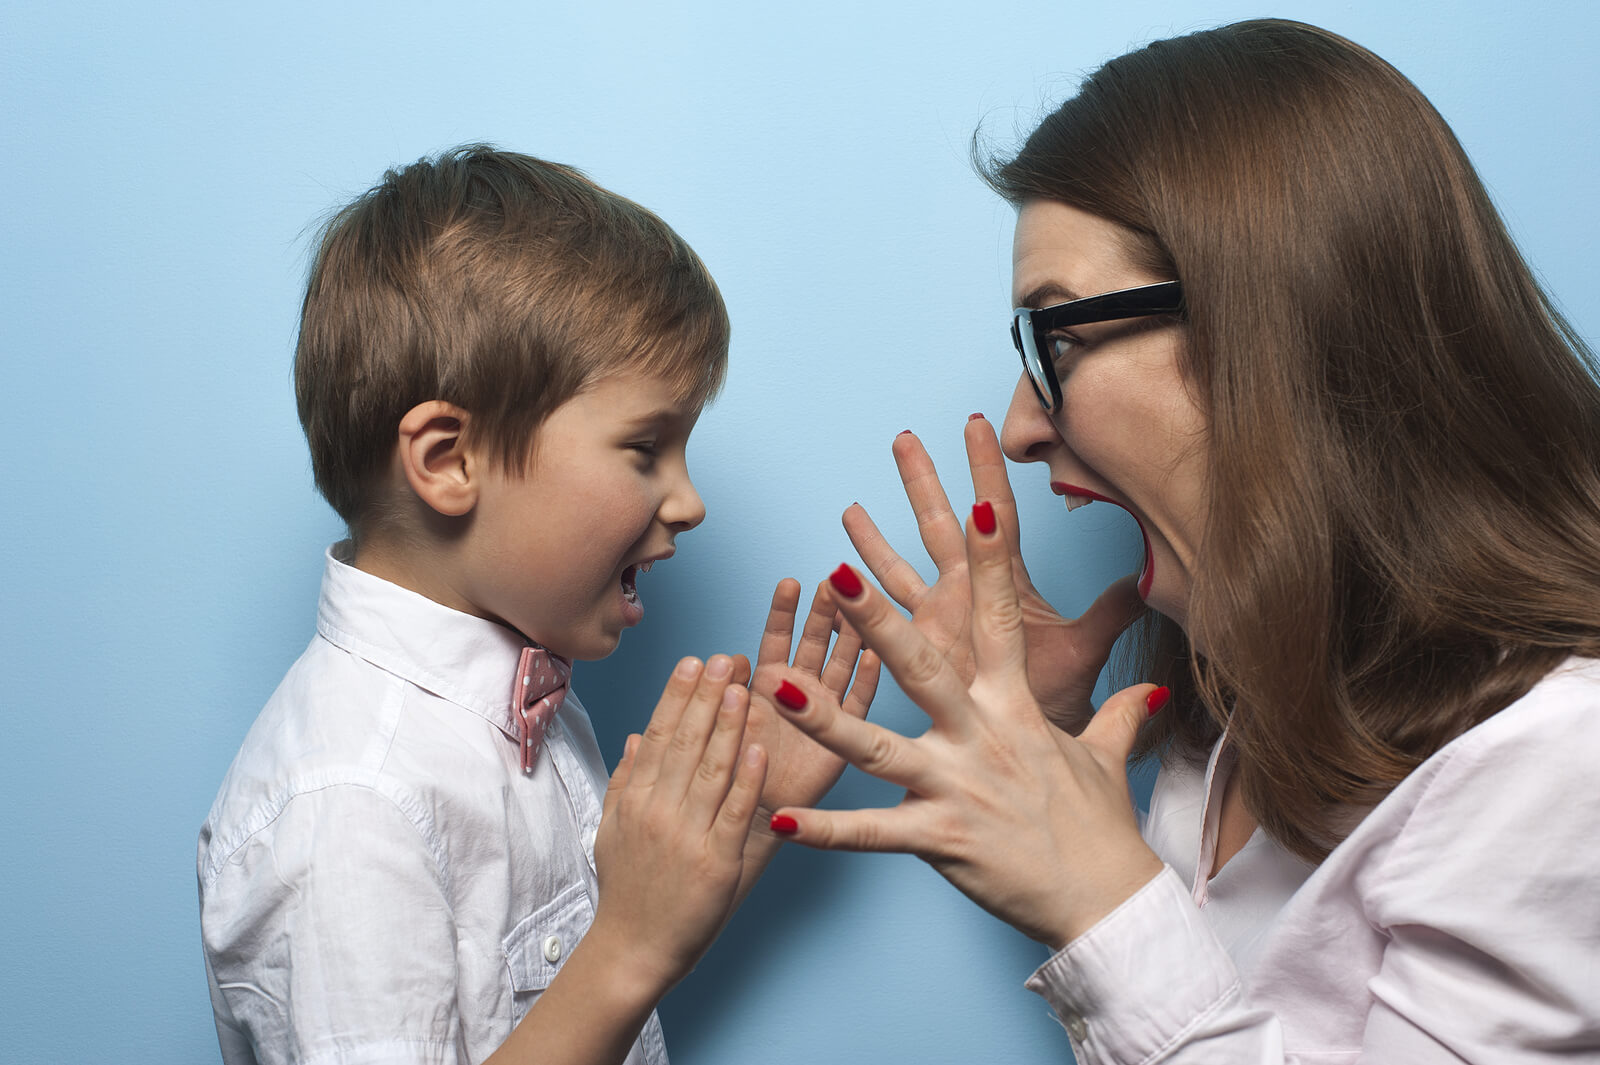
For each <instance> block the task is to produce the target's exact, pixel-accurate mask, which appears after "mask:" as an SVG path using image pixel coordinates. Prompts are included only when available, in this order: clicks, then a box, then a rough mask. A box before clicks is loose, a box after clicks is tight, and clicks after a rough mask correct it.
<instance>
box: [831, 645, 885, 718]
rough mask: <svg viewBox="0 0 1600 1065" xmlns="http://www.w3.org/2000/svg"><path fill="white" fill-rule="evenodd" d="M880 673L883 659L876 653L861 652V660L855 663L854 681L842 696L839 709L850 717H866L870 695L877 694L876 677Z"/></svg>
mask: <svg viewBox="0 0 1600 1065" xmlns="http://www.w3.org/2000/svg"><path fill="white" fill-rule="evenodd" d="M882 675H883V660H882V659H881V658H879V657H878V655H877V653H876V652H875V651H863V652H861V661H860V662H858V663H857V664H856V682H855V683H854V684H852V685H850V692H849V694H847V695H846V696H845V697H844V702H843V704H841V707H840V709H842V710H843V711H844V712H845V713H847V714H849V715H850V716H851V717H856V718H862V717H866V716H867V708H868V707H870V706H871V705H872V697H873V696H874V695H876V694H878V679H879V677H881V676H882Z"/></svg>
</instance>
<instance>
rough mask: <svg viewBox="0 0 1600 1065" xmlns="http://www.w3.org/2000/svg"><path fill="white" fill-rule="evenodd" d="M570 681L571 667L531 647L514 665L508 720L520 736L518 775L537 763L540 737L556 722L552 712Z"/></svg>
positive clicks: (541, 740) (529, 770)
mask: <svg viewBox="0 0 1600 1065" xmlns="http://www.w3.org/2000/svg"><path fill="white" fill-rule="evenodd" d="M571 679H572V663H571V662H570V661H568V660H567V659H565V658H562V657H561V656H560V655H557V654H551V653H550V652H549V651H547V650H545V649H544V648H543V647H540V646H539V645H538V644H534V645H533V646H532V647H524V648H523V649H522V657H521V658H520V659H518V661H517V677H516V680H515V682H514V683H513V684H512V686H511V706H512V709H513V710H515V711H516V712H515V713H514V714H513V715H512V717H513V718H514V719H515V720H516V721H517V723H518V725H519V726H520V731H521V733H522V737H521V741H520V743H519V746H521V748H522V771H523V772H524V773H532V772H533V765H534V763H535V762H536V761H538V759H539V747H540V746H541V745H542V744H543V743H544V733H545V730H546V729H547V728H549V727H550V722H552V721H554V720H555V718H556V711H557V710H560V709H561V704H562V703H563V702H565V701H566V698H567V684H568V682H569V681H570V680H571Z"/></svg>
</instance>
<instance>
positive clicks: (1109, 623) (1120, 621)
mask: <svg viewBox="0 0 1600 1065" xmlns="http://www.w3.org/2000/svg"><path fill="white" fill-rule="evenodd" d="M1144 611H1145V605H1144V600H1143V599H1141V598H1140V597H1139V578H1138V577H1137V576H1133V575H1129V576H1127V577H1123V578H1121V579H1120V580H1118V581H1116V582H1115V583H1114V584H1112V585H1111V586H1110V587H1109V588H1107V589H1106V590H1105V591H1103V592H1101V593H1100V596H1099V598H1097V599H1096V600H1095V601H1094V602H1093V603H1091V604H1089V609H1088V610H1085V611H1084V612H1083V614H1082V615H1080V616H1079V618H1078V621H1077V628H1078V635H1079V637H1080V638H1081V640H1082V647H1083V655H1084V658H1085V659H1086V660H1092V661H1095V662H1098V663H1100V666H1101V667H1104V665H1105V664H1106V660H1107V659H1109V658H1110V657H1111V647H1112V645H1113V644H1115V643H1116V642H1117V637H1119V636H1121V635H1122V634H1123V633H1124V632H1126V631H1127V630H1128V626H1129V625H1132V624H1133V623H1134V622H1135V621H1138V620H1139V616H1140V615H1141V614H1143V613H1144Z"/></svg>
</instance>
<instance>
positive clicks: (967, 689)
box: [773, 434, 1164, 949]
mask: <svg viewBox="0 0 1600 1065" xmlns="http://www.w3.org/2000/svg"><path fill="white" fill-rule="evenodd" d="M990 438H991V439H992V434H990ZM969 439H970V437H969ZM1002 514H1003V511H1001V510H1000V508H996V507H992V506H990V505H989V504H987V503H980V504H979V506H978V507H975V508H974V509H973V521H972V523H970V524H969V525H968V527H967V529H966V531H965V537H964V538H965V548H964V552H963V553H964V555H965V557H966V560H967V566H968V568H969V570H970V574H971V587H972V613H971V618H972V621H971V627H970V655H971V661H970V666H969V668H970V671H971V672H970V675H969V676H963V675H962V673H961V671H960V670H959V669H958V668H957V666H956V665H955V664H953V663H952V662H951V661H950V660H949V659H947V658H946V657H945V655H944V654H943V653H942V650H941V648H940V647H939V646H938V645H937V644H935V643H934V642H933V641H931V640H930V639H929V638H928V636H927V635H926V634H925V633H924V632H922V631H921V630H920V629H919V627H917V626H916V625H914V624H912V623H911V622H909V621H907V620H906V619H905V618H904V617H903V616H902V615H901V614H900V613H899V611H897V610H895V609H894V606H893V605H892V604H891V603H890V601H889V600H888V599H887V598H885V597H884V596H883V595H881V594H880V593H878V592H877V591H876V590H874V589H873V588H871V587H870V586H865V585H864V584H863V582H861V581H860V580H859V578H858V577H857V576H856V574H855V571H853V570H851V569H850V568H849V567H847V566H841V567H839V569H838V570H837V571H836V572H835V573H834V576H833V578H832V582H833V585H834V591H835V598H836V600H837V601H838V603H839V607H840V610H841V611H842V613H843V614H844V616H845V618H846V619H847V620H848V621H849V622H850V624H851V625H853V626H854V627H855V629H856V630H857V631H858V632H860V633H861V635H862V638H863V639H864V640H865V642H866V644H867V646H869V647H871V648H873V649H874V650H876V651H877V652H878V654H879V655H880V656H881V657H882V659H883V662H884V664H885V665H887V666H888V667H889V671H890V673H892V674H893V675H894V677H895V679H896V680H897V681H898V682H899V684H900V686H901V688H902V689H904V690H905V692H906V694H907V695H909V696H910V697H911V698H912V699H913V700H915V701H916V703H917V704H918V705H919V706H921V707H922V708H923V710H925V711H926V712H927V714H928V716H929V718H930V720H931V727H930V728H929V729H928V731H927V732H925V733H923V734H922V735H921V736H919V737H917V738H916V739H910V738H907V737H904V736H900V735H898V734H896V733H893V732H890V731H888V730H886V729H883V728H879V727H878V726H876V725H872V724H869V723H867V722H865V721H859V720H856V719H855V718H853V717H851V716H849V715H847V714H844V713H841V712H840V711H839V709H838V705H837V702H836V700H835V699H834V697H833V693H832V692H831V691H830V690H828V689H827V688H826V687H825V686H823V685H820V684H817V683H816V682H815V681H814V679H813V678H811V677H808V676H806V675H804V674H802V673H799V672H797V671H790V672H789V673H787V674H786V675H785V682H786V684H787V687H785V686H782V684H780V688H779V689H778V691H777V696H776V697H777V701H778V702H779V704H780V705H782V706H784V707H785V708H786V710H785V712H786V713H787V714H788V715H789V718H790V720H792V721H793V722H794V723H795V724H796V725H798V726H799V727H800V728H801V729H803V730H804V731H805V732H806V733H807V734H809V735H810V736H812V737H813V738H814V739H816V740H817V741H818V742H819V743H821V744H822V745H823V746H825V747H827V748H829V749H830V750H833V751H835V752H837V753H838V754H839V755H840V756H841V757H842V758H844V759H845V760H846V761H848V762H849V763H851V764H852V765H854V766H856V767H858V768H860V769H862V770H864V771H866V772H868V773H871V774H872V775H873V776H876V777H879V778H881V779H883V780H886V781H888V782H890V783H892V784H896V785H898V786H900V787H903V788H905V789H906V797H905V799H904V800H903V801H902V802H901V803H900V805H898V806H895V807H893V808H890V809H884V810H846V811H825V810H809V809H794V808H787V809H783V810H780V811H778V813H777V815H776V816H775V817H774V818H773V827H774V828H775V829H776V830H778V831H780V832H784V833H786V834H787V835H788V836H789V838H792V839H794V840H796V841H797V842H800V843H804V844H807V845H810V846H813V847H823V848H832V849H840V850H872V851H901V852H907V853H911V854H915V855H917V856H918V857H921V858H922V859H923V860H925V861H927V862H928V863H929V864H931V865H932V866H933V867H934V868H936V869H937V870H938V871H939V872H940V873H941V874H942V875H943V876H944V877H945V878H946V879H948V880H949V881H950V882H951V883H952V884H954V885H955V886H956V887H957V888H959V889H960V890H961V891H962V892H964V893H965V894H966V895H967V896H968V897H970V898H971V899H972V900H973V901H975V902H977V903H978V904H979V905H980V906H982V907H984V909H986V910H988V911H989V912H991V913H993V914H994V915H996V916H997V917H999V918H1001V919H1002V920H1004V921H1006V922H1007V923H1009V924H1011V925H1014V926H1015V927H1017V928H1018V929H1020V930H1021V931H1023V932H1025V933H1026V934H1028V935H1029V936H1032V937H1033V938H1035V939H1037V940H1039V941H1041V942H1043V943H1046V944H1048V945H1049V946H1050V947H1052V948H1053V949H1059V948H1061V947H1062V946H1064V945H1066V944H1067V943H1068V942H1070V941H1071V940H1073V939H1075V938H1076V937H1077V936H1079V935H1081V934H1082V933H1083V932H1085V931H1086V930H1088V929H1089V928H1090V927H1091V926H1092V925H1093V924H1094V923H1095V922H1096V921H1098V920H1100V919H1101V918H1102V917H1104V916H1105V915H1106V914H1108V913H1110V912H1111V911H1112V910H1113V909H1115V908H1116V907H1117V906H1118V905H1119V904H1121V903H1122V902H1123V901H1124V900H1126V899H1127V898H1128V897H1129V896H1131V895H1132V894H1133V893H1134V892H1135V891H1137V890H1138V889H1139V888H1140V887H1142V886H1143V885H1144V884H1145V883H1147V882H1148V881H1149V880H1150V879H1151V878H1153V877H1154V876H1155V875H1156V874H1157V873H1159V872H1160V871H1161V868H1162V865H1161V860H1160V859H1159V858H1157V857H1156V855H1155V853H1154V852H1153V851H1151V850H1150V849H1149V847H1147V846H1146V845H1145V843H1144V841H1143V840H1142V839H1141V838H1140V837H1139V830H1138V825H1137V824H1136V821H1135V817H1134V813H1133V805H1132V801H1131V799H1130V797H1129V794H1128V781H1127V770H1126V762H1127V758H1128V752H1129V751H1130V750H1131V749H1132V747H1133V741H1134V737H1135V735H1136V734H1137V732H1138V730H1139V726H1140V724H1141V723H1142V722H1143V721H1144V720H1145V719H1146V717H1147V716H1148V715H1149V714H1150V713H1152V712H1153V711H1152V710H1151V709H1150V707H1152V706H1153V707H1155V708H1157V709H1159V707H1160V705H1161V702H1162V700H1163V699H1164V691H1163V690H1162V689H1154V688H1152V687H1151V686H1150V685H1138V686H1135V687H1133V688H1128V689H1125V690H1124V691H1121V692H1118V693H1117V694H1116V695H1114V696H1112V697H1111V698H1110V699H1108V700H1107V701H1106V703H1105V705H1104V706H1103V707H1101V709H1100V711H1099V713H1098V714H1096V715H1094V718H1093V720H1091V721H1090V723H1089V724H1088V726H1087V727H1086V728H1085V729H1084V730H1083V734H1082V736H1081V737H1079V738H1077V739H1074V738H1073V737H1072V736H1069V735H1068V734H1066V733H1065V732H1063V731H1061V730H1060V729H1058V728H1056V727H1054V726H1053V725H1052V724H1051V723H1050V722H1049V721H1047V720H1046V719H1045V717H1044V715H1043V713H1042V712H1041V709H1040V706H1039V703H1038V701H1037V700H1036V699H1035V698H1034V696H1033V693H1032V685H1031V683H1030V672H1029V668H1028V667H1029V663H1028V646H1029V641H1028V634H1027V630H1026V620H1025V616H1024V611H1023V606H1022V602H1021V599H1020V597H1019V595H1018V592H1017V588H1016V583H1015V573H1016V572H1017V568H1018V565H1019V563H1018V562H1017V560H1016V558H1015V554H1016V552H1015V548H1014V546H1013V545H1014V544H1015V543H1016V538H1015V532H1014V531H1012V530H1008V529H1006V528H1005V522H1004V520H1000V521H998V523H997V521H996V519H997V518H1000V516H1001V515H1002ZM980 530H983V531H980Z"/></svg>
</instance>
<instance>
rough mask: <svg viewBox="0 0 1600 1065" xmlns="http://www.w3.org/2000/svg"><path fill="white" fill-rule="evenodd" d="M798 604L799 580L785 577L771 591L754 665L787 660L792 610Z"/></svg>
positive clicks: (791, 640) (792, 634) (792, 624)
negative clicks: (769, 603)
mask: <svg viewBox="0 0 1600 1065" xmlns="http://www.w3.org/2000/svg"><path fill="white" fill-rule="evenodd" d="M799 606H800V582H799V581H797V580H795V579H794V578H793V577H785V578H784V579H783V580H781V581H779V582H778V586H777V587H776V588H774V589H773V591H772V607H771V609H769V610H768V611H767V624H766V627H765V628H763V629H762V630H761V645H760V646H759V647H757V648H756V665H758V666H764V665H766V664H767V663H768V662H779V663H786V662H788V661H789V647H790V644H791V643H792V642H793V640H794V612H795V611H796V610H797V609H799Z"/></svg>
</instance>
